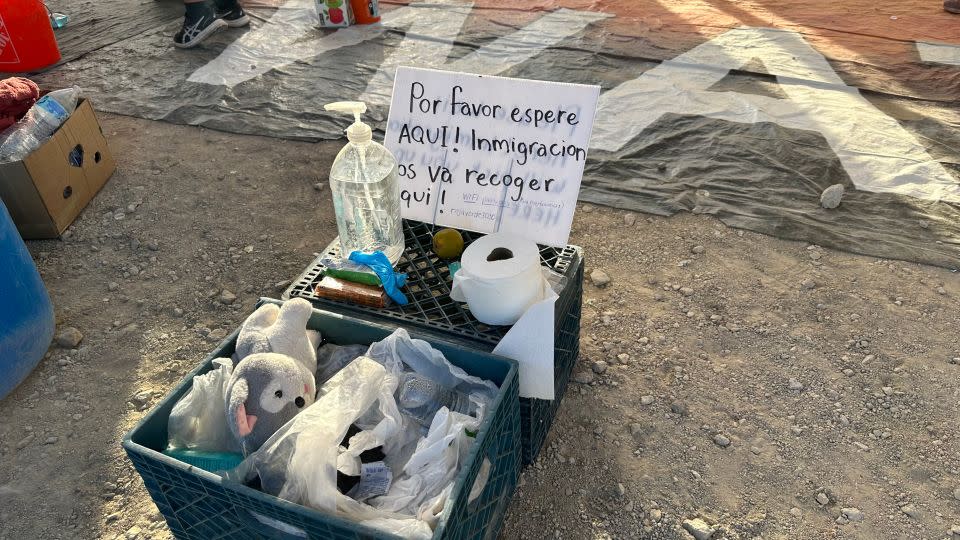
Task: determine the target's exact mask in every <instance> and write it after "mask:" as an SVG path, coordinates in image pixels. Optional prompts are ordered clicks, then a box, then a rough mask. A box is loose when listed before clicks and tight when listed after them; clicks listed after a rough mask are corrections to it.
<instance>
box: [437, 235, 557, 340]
mask: <svg viewBox="0 0 960 540" xmlns="http://www.w3.org/2000/svg"><path fill="white" fill-rule="evenodd" d="M460 262H461V267H460V270H459V271H457V273H456V275H455V276H454V277H453V289H452V290H451V292H450V297H451V298H453V299H454V300H457V301H458V302H466V303H467V305H468V306H469V307H470V312H471V313H473V316H474V317H476V318H477V320H478V321H480V322H482V323H485V324H491V325H509V324H514V323H515V322H517V320H518V319H519V318H520V316H521V315H523V314H524V312H525V311H526V310H527V308H529V307H530V306H531V305H533V304H534V303H536V302H538V301H539V300H542V299H543V290H544V287H543V284H544V277H543V272H542V271H541V269H540V250H539V248H537V244H536V243H534V242H532V241H530V240H526V239H524V238H520V237H518V236H513V235H510V234H503V233H495V234H490V235H487V236H484V237H482V238H480V239H478V240H476V241H475V242H473V243H472V244H470V245H469V246H468V247H467V249H466V250H465V251H464V252H463V256H462V257H461V258H460Z"/></svg>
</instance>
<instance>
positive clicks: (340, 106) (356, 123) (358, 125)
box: [323, 101, 373, 143]
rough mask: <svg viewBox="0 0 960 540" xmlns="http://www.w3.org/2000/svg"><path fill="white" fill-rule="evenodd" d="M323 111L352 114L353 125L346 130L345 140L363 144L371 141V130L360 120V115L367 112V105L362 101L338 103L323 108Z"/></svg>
mask: <svg viewBox="0 0 960 540" xmlns="http://www.w3.org/2000/svg"><path fill="white" fill-rule="evenodd" d="M323 108H324V110H327V111H334V112H342V113H347V114H353V123H352V124H350V127H348V128H347V139H349V140H350V142H355V143H363V142H367V141H369V140H371V139H373V130H371V129H370V126H368V125H366V124H364V123H363V122H362V121H361V120H360V115H361V114H363V113H365V112H367V104H366V103H364V102H362V101H338V102H336V103H328V104H326V105H324V106H323Z"/></svg>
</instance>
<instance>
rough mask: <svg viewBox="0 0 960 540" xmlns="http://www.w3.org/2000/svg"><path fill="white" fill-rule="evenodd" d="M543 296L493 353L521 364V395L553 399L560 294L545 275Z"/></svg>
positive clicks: (504, 337)
mask: <svg viewBox="0 0 960 540" xmlns="http://www.w3.org/2000/svg"><path fill="white" fill-rule="evenodd" d="M544 272H548V270H544ZM541 296H542V300H540V301H539V302H536V303H535V304H533V305H532V306H530V307H529V308H528V309H527V311H526V312H525V313H524V314H523V316H521V317H520V320H518V321H517V323H516V324H514V325H513V328H511V329H510V330H509V331H508V332H507V335H505V336H503V339H501V340H500V343H498V344H497V346H496V348H494V349H493V353H494V354H499V355H501V356H506V357H507V358H512V359H514V360H516V361H517V363H518V364H520V397H525V398H536V399H553V398H554V392H555V390H554V387H553V371H554V367H553V337H554V304H555V303H556V301H557V298H559V297H558V296H557V293H555V292H554V291H553V288H551V287H550V283H548V282H547V280H546V278H544V280H543V285H542V289H541Z"/></svg>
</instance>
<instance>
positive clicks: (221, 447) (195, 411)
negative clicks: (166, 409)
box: [167, 358, 240, 452]
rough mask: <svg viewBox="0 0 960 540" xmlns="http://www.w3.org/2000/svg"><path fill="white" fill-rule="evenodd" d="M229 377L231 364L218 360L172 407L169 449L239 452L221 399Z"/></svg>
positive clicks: (226, 359) (195, 378) (224, 404)
mask: <svg viewBox="0 0 960 540" xmlns="http://www.w3.org/2000/svg"><path fill="white" fill-rule="evenodd" d="M232 373H233V361H231V360H230V359H229V358H217V359H215V360H214V361H213V368H212V369H211V370H210V371H208V372H207V373H204V374H203V375H197V376H196V377H194V378H193V386H192V387H191V388H190V391H189V392H187V393H186V394H184V396H183V397H182V398H180V401H178V402H177V404H176V405H174V406H173V410H172V411H170V418H169V419H168V420H167V433H168V435H169V447H170V448H186V449H188V450H200V451H205V452H240V446H239V444H238V443H237V440H236V438H235V437H234V436H233V434H232V433H230V427H229V426H228V425H227V421H226V418H227V413H226V401H225V399H224V396H225V395H226V393H227V383H228V382H229V381H230V375H231V374H232Z"/></svg>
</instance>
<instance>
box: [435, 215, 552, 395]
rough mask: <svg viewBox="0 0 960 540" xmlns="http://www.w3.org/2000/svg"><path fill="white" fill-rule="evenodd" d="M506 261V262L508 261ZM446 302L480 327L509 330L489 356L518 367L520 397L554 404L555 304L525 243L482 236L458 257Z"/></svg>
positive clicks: (533, 248) (532, 247)
mask: <svg viewBox="0 0 960 540" xmlns="http://www.w3.org/2000/svg"><path fill="white" fill-rule="evenodd" d="M508 255H509V256H508ZM460 260H461V268H460V270H459V271H458V272H457V273H456V275H455V276H454V278H453V289H452V290H451V291H450V297H451V298H453V299H454V300H456V301H458V302H464V301H465V302H467V305H468V306H469V307H470V312H471V313H472V314H473V316H474V317H476V318H477V320H479V321H480V322H483V323H486V324H491V325H509V324H512V325H513V328H511V329H510V330H509V331H507V333H506V335H505V336H503V339H501V340H500V343H499V344H498V345H497V347H496V348H495V349H494V350H493V352H494V354H499V355H501V356H505V357H507V358H512V359H514V360H516V361H517V363H518V364H519V365H520V396H521V397H526V398H537V399H553V398H554V387H553V373H554V365H553V361H554V359H553V352H554V350H553V339H554V303H555V302H556V300H557V298H558V296H557V293H555V292H554V291H553V289H552V288H551V286H550V283H549V282H548V280H547V274H548V273H549V270H547V269H544V268H542V267H541V266H540V250H539V248H537V245H536V244H535V243H534V242H531V241H530V240H525V239H523V238H519V237H516V236H512V235H508V234H501V233H497V234H491V235H487V236H484V237H482V238H480V239H478V240H476V241H475V242H473V243H472V244H470V245H469V246H468V247H467V249H466V250H465V251H464V252H463V256H462V257H461V259H460Z"/></svg>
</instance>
